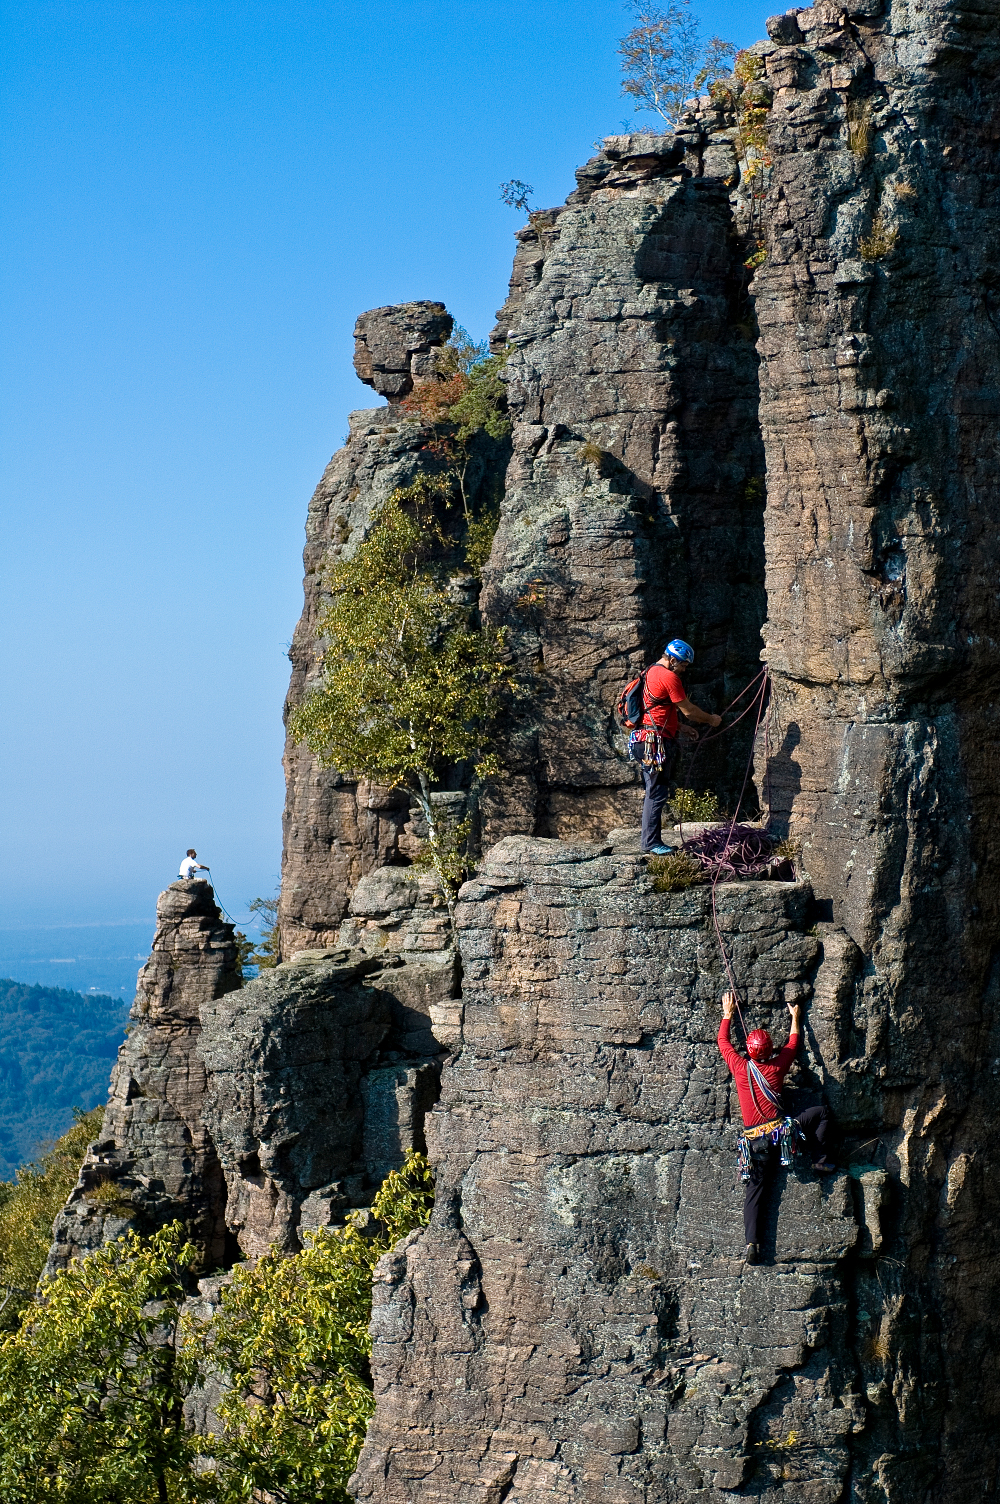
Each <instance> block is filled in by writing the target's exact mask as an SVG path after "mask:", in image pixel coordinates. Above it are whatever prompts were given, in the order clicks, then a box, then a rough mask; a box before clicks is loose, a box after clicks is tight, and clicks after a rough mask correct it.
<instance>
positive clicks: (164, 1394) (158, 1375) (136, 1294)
mask: <svg viewBox="0 0 1000 1504" xmlns="http://www.w3.org/2000/svg"><path fill="white" fill-rule="evenodd" d="M197 1255H198V1250H197V1249H196V1248H195V1247H194V1246H193V1245H192V1244H190V1243H186V1242H184V1241H183V1239H182V1237H181V1234H180V1229H179V1228H178V1227H172V1228H167V1229H165V1230H164V1231H163V1232H160V1233H157V1234H156V1236H155V1237H153V1238H150V1239H141V1238H138V1237H137V1236H136V1235H135V1234H134V1233H132V1234H130V1235H129V1236H127V1237H126V1238H124V1239H122V1240H121V1241H120V1242H115V1243H110V1244H109V1245H108V1246H107V1247H106V1248H100V1249H98V1250H97V1251H96V1252H95V1253H92V1254H90V1255H89V1256H88V1257H87V1258H86V1259H84V1260H83V1262H82V1263H79V1264H76V1265H74V1266H73V1267H71V1268H70V1269H69V1270H67V1271H66V1272H65V1273H64V1274H60V1275H58V1276H57V1278H55V1279H53V1280H52V1281H51V1282H50V1283H48V1284H47V1285H46V1286H45V1299H44V1301H43V1302H42V1303H39V1304H37V1305H33V1306H31V1307H29V1309H28V1310H27V1311H26V1312H25V1315H24V1319H23V1321H22V1324H21V1329H20V1331H19V1332H17V1333H16V1334H15V1335H14V1336H10V1337H8V1338H7V1339H6V1340H5V1341H4V1343H3V1345H2V1347H0V1498H2V1499H3V1500H4V1504H27V1501H31V1504H35V1501H36V1500H41V1499H53V1498H56V1499H65V1500H67V1501H72V1504H98V1501H101V1504H105V1501H107V1504H126V1501H132V1500H135V1501H140V1500H146V1499H150V1500H153V1499H156V1500H161V1499H168V1498H169V1497H184V1495H183V1494H176V1493H174V1494H171V1491H170V1488H169V1481H170V1480H173V1479H175V1478H178V1477H179V1476H182V1475H183V1474H185V1473H186V1472H188V1471H189V1470H190V1469H191V1467H192V1464H193V1461H194V1446H193V1442H192V1438H191V1437H190V1436H189V1435H188V1433H187V1430H186V1428H185V1425H184V1419H183V1414H182V1410H181V1399H182V1395H183V1393H184V1390H185V1388H186V1387H187V1383H188V1382H189V1381H190V1379H192V1378H193V1372H188V1371H187V1370H190V1369H191V1367H192V1365H191V1364H190V1361H189V1360H188V1359H187V1358H186V1357H185V1355H184V1354H183V1352H181V1353H178V1351H177V1349H176V1347H175V1341H176V1336H177V1330H178V1324H179V1321H180V1310H181V1303H182V1301H183V1299H184V1293H185V1290H184V1287H185V1275H186V1273H187V1271H188V1270H189V1269H190V1268H191V1267H192V1265H193V1264H194V1263H195V1261H196V1259H197Z"/></svg>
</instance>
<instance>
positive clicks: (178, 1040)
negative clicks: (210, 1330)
mask: <svg viewBox="0 0 1000 1504" xmlns="http://www.w3.org/2000/svg"><path fill="white" fill-rule="evenodd" d="M395 875H396V876H397V888H395V889H394V888H393V887H392V885H391V883H390V885H388V886H387V885H386V883H385V882H383V883H382V884H381V885H378V884H374V885H373V884H369V885H368V891H367V895H366V892H365V891H364V889H363V888H361V889H359V891H358V893H356V894H355V900H354V903H353V905H352V908H353V909H354V912H355V915H356V916H357V917H355V918H353V919H352V921H351V926H352V929H351V938H352V939H355V938H356V939H358V940H360V942H361V943H360V944H359V945H357V946H355V948H353V949H348V948H346V947H345V948H341V949H337V948H327V949H320V950H313V951H300V952H299V953H298V954H297V955H296V956H295V957H293V958H292V959H291V960H290V961H288V962H286V963H284V964H282V965H280V966H277V967H275V968H274V969H273V970H271V971H267V972H265V973H263V974H262V976H261V977H260V978H259V979H258V980H256V981H253V982H250V983H247V984H246V985H244V983H243V978H242V975H241V973H240V970H239V967H238V962H237V947H236V941H235V938H234V933H233V928H232V925H230V924H227V923H225V922H224V921H223V919H222V915H221V914H220V912H219V910H218V908H217V906H216V903H215V899H214V897H213V895H212V890H211V888H210V886H209V884H208V883H207V882H201V881H192V882H176V883H172V884H171V886H170V887H169V888H168V889H167V890H166V892H165V893H163V894H161V896H160V900H159V903H158V905H157V921H158V922H157V929H156V935H155V937H154V940H153V948H152V954H151V956H150V958H149V961H148V962H147V963H146V965H145V966H144V967H143V969H142V971H141V972H140V974H139V985H138V992H137V994H136V1000H135V1003H134V1004H133V1008H132V1013H131V1022H130V1027H129V1033H128V1036H127V1038H126V1040H125V1042H124V1044H123V1045H122V1047H121V1050H120V1051H119V1056H118V1062H117V1064H116V1066H115V1069H114V1072H113V1074H112V1078H111V1092H110V1097H109V1102H108V1107H107V1111H106V1112H105V1115H104V1122H103V1124H102V1127H101V1137H100V1138H99V1139H98V1140H97V1142H96V1143H94V1144H93V1145H91V1147H90V1149H89V1150H88V1153H87V1157H86V1159H85V1161H84V1164H83V1168H82V1170H81V1172H80V1178H79V1181H78V1183H77V1185H76V1187H75V1189H74V1190H73V1192H72V1193H71V1195H70V1198H69V1201H68V1202H67V1204H66V1207H65V1208H64V1209H63V1211H62V1212H61V1213H60V1214H59V1217H58V1218H57V1219H56V1223H55V1227H54V1229H53V1235H54V1241H53V1244H52V1248H51V1251H50V1254H49V1260H48V1264H47V1266H46V1271H45V1272H46V1274H47V1275H50V1274H53V1273H55V1272H56V1271H57V1270H58V1269H61V1268H64V1267H65V1266H66V1264H67V1263H68V1262H69V1260H70V1259H72V1258H77V1257H81V1256H82V1255H84V1254H86V1253H87V1252H89V1251H90V1250H91V1249H93V1248H97V1247H99V1246H100V1245H101V1244H102V1243H104V1242H107V1241H109V1240H110V1239H112V1238H116V1237H119V1236H121V1234H122V1233H123V1232H124V1231H126V1230H127V1229H130V1228H134V1229H135V1230H137V1231H139V1232H150V1231H152V1230H153V1229H154V1228H156V1227H161V1226H163V1225H164V1224H165V1223H167V1222H170V1221H173V1220H174V1219H175V1218H179V1219H180V1220H181V1221H182V1222H184V1223H185V1225H186V1227H187V1228H188V1230H189V1235H190V1236H191V1237H192V1238H193V1239H194V1240H195V1241H196V1242H198V1243H199V1244H200V1245H201V1247H202V1249H203V1250H204V1254H203V1264H204V1267H205V1268H206V1269H211V1270H216V1269H219V1268H220V1267H223V1268H224V1267H226V1266H228V1265H229V1264H231V1263H232V1262H233V1261H234V1260H235V1259H238V1258H242V1257H244V1256H250V1257H256V1256H258V1255H259V1254H261V1253H263V1252H264V1251H265V1250H266V1249H267V1248H268V1247H271V1246H272V1245H277V1246H278V1247H280V1248H282V1249H285V1250H288V1251H293V1250H295V1249H297V1248H298V1247H300V1246H301V1243H300V1238H299V1233H300V1231H302V1230H303V1229H308V1228H315V1227H322V1226H330V1225H335V1224H338V1223H343V1221H344V1219H345V1217H346V1216H347V1214H348V1213H349V1212H350V1211H352V1210H356V1209H360V1208H364V1207H365V1206H368V1205H369V1204H370V1203H371V1199H372V1195H373V1193H374V1191H375V1190H376V1189H377V1188H378V1186H379V1185H380V1184H381V1182H382V1180H383V1179H384V1178H385V1176H386V1175H387V1174H388V1172H389V1171H390V1170H393V1169H397V1168H398V1167H399V1165H400V1164H401V1163H402V1161H403V1159H404V1157H405V1155H406V1153H407V1151H408V1150H410V1149H412V1148H420V1149H423V1148H424V1146H425V1140H424V1117H425V1114H426V1112H427V1110H428V1108H429V1107H430V1106H431V1105H432V1103H433V1102H434V1101H435V1100H436V1097H437V1093H438V1080H439V1075H440V1057H441V1053H442V1050H441V1045H440V1044H439V1042H438V1040H437V1039H435V1037H434V1035H433V1033H432V1031H431V1026H430V1014H431V1012H432V1011H439V1012H440V1014H441V1018H442V1022H443V1023H446V1022H447V1019H448V1017H449V1012H450V1010H451V1009H453V1007H454V1004H453V1003H452V1002H451V1001H450V998H451V994H452V992H453V991H454V990H455V962H454V950H453V948H452V947H451V946H450V944H449V938H450V937H447V936H445V937H443V938H442V936H441V934H440V926H439V921H438V918H437V915H438V904H439V900H438V898H437V895H436V894H433V893H431V892H428V890H427V884H426V883H424V884H423V885H420V884H418V883H411V882H409V881H407V880H406V878H405V876H404V875H403V873H402V872H401V871H398V872H397V873H396V874H395Z"/></svg>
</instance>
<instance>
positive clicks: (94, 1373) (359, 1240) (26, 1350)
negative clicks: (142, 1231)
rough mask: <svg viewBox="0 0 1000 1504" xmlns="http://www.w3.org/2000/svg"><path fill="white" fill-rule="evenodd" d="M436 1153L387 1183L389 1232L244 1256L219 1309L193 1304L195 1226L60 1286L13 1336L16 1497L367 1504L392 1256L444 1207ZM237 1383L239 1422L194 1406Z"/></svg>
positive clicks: (131, 1242)
mask: <svg viewBox="0 0 1000 1504" xmlns="http://www.w3.org/2000/svg"><path fill="white" fill-rule="evenodd" d="M433 1202H434V1185H433V1179H432V1176H431V1172H430V1169H429V1167H428V1165H427V1161H426V1160H425V1159H424V1158H423V1156H422V1155H419V1154H410V1155H409V1157H408V1158H407V1161H406V1163H405V1164H404V1165H403V1167H402V1168H401V1169H400V1170H398V1171H394V1172H393V1173H392V1174H391V1175H389V1176H388V1178H387V1179H386V1180H385V1182H384V1183H383V1185H382V1187H381V1189H380V1191H379V1193H378V1195H377V1196H376V1198H375V1201H374V1204H373V1207H372V1210H373V1212H374V1214H375V1217H376V1219H377V1221H376V1224H375V1231H374V1234H373V1235H372V1236H364V1237H363V1236H361V1234H360V1233H359V1232H358V1231H357V1229H355V1228H354V1227H350V1226H348V1227H346V1228H343V1229H339V1230H335V1231H325V1230H323V1231H320V1232H318V1233H317V1234H316V1235H315V1237H313V1238H312V1239H311V1240H309V1242H308V1246H307V1247H306V1248H305V1249H304V1250H303V1251H302V1252H301V1253H298V1254H294V1255H291V1256H287V1255H282V1254H280V1253H274V1252H272V1253H270V1254H268V1255H266V1256H265V1257H264V1258H262V1259H259V1260H258V1261H257V1263H256V1264H255V1265H254V1267H253V1268H249V1267H245V1266H244V1267H239V1268H237V1269H236V1271H235V1272H234V1275H233V1278H232V1281H231V1283H230V1284H228V1285H226V1286H224V1288H223V1292H222V1297H221V1306H220V1309H219V1310H218V1311H217V1312H216V1314H215V1315H214V1316H213V1317H212V1318H211V1319H210V1320H208V1321H199V1320H197V1319H196V1318H194V1317H192V1316H191V1315H190V1314H188V1312H187V1311H186V1310H185V1308H184V1300H185V1296H186V1294H187V1292H188V1290H189V1289H190V1287H191V1276H192V1270H193V1269H194V1267H195V1265H196V1263H197V1260H198V1257H199V1250H198V1249H197V1248H196V1247H195V1246H194V1245H193V1244H191V1243H188V1242H187V1241H185V1239H184V1235H183V1230H182V1228H181V1226H180V1224H179V1223H175V1224H173V1225H172V1226H170V1227H167V1228H164V1229H163V1230H162V1231H160V1232H158V1233H156V1234H155V1235H153V1236H152V1237H150V1238H143V1237H139V1236H138V1235H136V1234H135V1233H130V1234H128V1236H127V1237H125V1238H123V1239H121V1240H119V1241H117V1242H114V1243H111V1244H109V1245H108V1246H107V1247H105V1248H101V1249H98V1250H97V1251H96V1252H94V1253H92V1254H89V1255H88V1256H87V1257H86V1258H85V1259H83V1260H82V1261H81V1262H79V1263H75V1264H73V1265H71V1266H70V1268H69V1269H68V1270H66V1271H65V1272H63V1273H61V1274H58V1275H57V1276H56V1277H55V1278H54V1279H53V1280H51V1281H49V1282H48V1283H47V1284H46V1285H45V1286H44V1299H43V1300H42V1301H41V1302H39V1303H37V1304H32V1305H30V1306H29V1307H28V1309H27V1310H26V1312H25V1314H24V1316H23V1318H22V1321H21V1325H20V1328H19V1330H18V1331H17V1332H16V1333H15V1334H13V1335H10V1336H8V1337H7V1338H6V1340H4V1341H3V1342H0V1499H2V1500H3V1501H4V1504H43V1501H46V1500H50V1499H62V1500H65V1501H66V1504H196V1501H204V1504H251V1501H252V1500H254V1499H260V1498H262V1497H268V1498H270V1499H272V1500H274V1501H276V1504H350V1496H349V1495H348V1493H347V1490H346V1483H347V1479H348V1478H349V1477H350V1475H351V1473H352V1472H353V1470H354V1468H355V1466H356V1464H357V1459H358V1453H359V1452H360V1450H361V1445H362V1443H363V1441H364V1436H365V1429H366V1427H367V1424H368V1420H369V1417H370V1415H371V1412H372V1410H373V1408H374V1399H373V1397H372V1393H371V1376H370V1372H369V1358H370V1355H371V1337H370V1334H369V1331H368V1324H369V1319H370V1316H371V1288H372V1276H373V1273H374V1269H375V1265H376V1263H377V1262H378V1260H379V1259H380V1258H381V1257H382V1255H383V1254H384V1253H387V1252H388V1251H389V1249H390V1248H392V1247H393V1245H394V1244H395V1243H396V1242H397V1241H398V1240H399V1239H400V1238H402V1237H405V1236H406V1234H407V1233H408V1232H410V1231H411V1230H412V1229H414V1228H416V1227H423V1226H424V1225H426V1223H427V1222H428V1220H429V1219H430V1214H431V1208H432V1206H433ZM207 1381H213V1382H214V1383H220V1382H221V1387H222V1398H221V1401H220V1402H219V1406H218V1414H219V1418H220V1420H221V1422H222V1424H221V1426H220V1427H219V1430H218V1432H217V1433H216V1434H214V1435H207V1436H206V1435H200V1434H196V1433H195V1432H194V1431H193V1429H192V1428H191V1425H190V1424H189V1422H188V1420H187V1419H186V1417H185V1413H184V1403H185V1400H187V1399H188V1398H189V1397H190V1396H191V1395H192V1394H193V1393H194V1392H195V1391H197V1390H198V1389H199V1388H201V1387H203V1386H204V1385H205V1383H206V1382H207Z"/></svg>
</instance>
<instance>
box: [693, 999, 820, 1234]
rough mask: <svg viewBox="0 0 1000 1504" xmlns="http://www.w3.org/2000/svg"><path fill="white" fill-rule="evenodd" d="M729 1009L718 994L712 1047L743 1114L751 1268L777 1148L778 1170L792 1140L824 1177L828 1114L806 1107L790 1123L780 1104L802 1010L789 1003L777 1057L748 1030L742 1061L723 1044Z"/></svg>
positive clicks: (766, 1037) (765, 1038) (759, 1034)
mask: <svg viewBox="0 0 1000 1504" xmlns="http://www.w3.org/2000/svg"><path fill="white" fill-rule="evenodd" d="M735 1006H736V994H735V992H724V993H723V994H722V1023H721V1024H720V1025H719V1041H718V1042H719V1051H720V1053H721V1055H722V1058H723V1060H724V1061H725V1062H726V1064H727V1065H728V1067H729V1070H730V1074H731V1075H732V1078H733V1080H734V1081H735V1082H736V1091H737V1095H738V1096H739V1099H740V1111H741V1113H742V1114H743V1125H744V1132H743V1134H742V1136H741V1138H740V1141H739V1162H740V1172H741V1176H742V1178H743V1180H744V1182H745V1185H746V1190H745V1193H744V1198H743V1228H744V1232H745V1234H746V1244H747V1247H746V1262H747V1263H748V1264H756V1262H757V1259H758V1254H759V1240H758V1236H757V1226H758V1222H759V1219H760V1208H761V1202H762V1201H763V1198H764V1191H765V1190H766V1188H767V1186H768V1185H769V1184H770V1182H771V1181H772V1180H773V1178H774V1172H775V1169H776V1167H777V1159H778V1150H779V1146H780V1149H781V1156H780V1157H781V1162H782V1164H787V1163H790V1162H791V1156H792V1155H793V1154H794V1153H795V1139H796V1138H800V1139H805V1140H806V1142H808V1143H812V1144H814V1145H815V1148H816V1151H817V1156H818V1157H817V1158H816V1159H815V1160H814V1161H813V1169H814V1170H818V1171H819V1172H820V1173H821V1174H829V1173H830V1171H831V1170H834V1169H836V1166H835V1165H834V1164H833V1163H832V1161H830V1160H829V1159H827V1157H826V1152H825V1146H826V1140H827V1136H828V1133H829V1128H830V1113H829V1110H828V1109H827V1108H826V1107H808V1108H807V1109H806V1110H805V1112H800V1113H799V1115H798V1116H797V1117H795V1118H790V1117H789V1116H788V1115H787V1113H786V1112H785V1107H784V1103H783V1102H782V1100H781V1088H782V1085H783V1083H784V1080H785V1076H786V1075H787V1074H788V1071H789V1068H790V1067H791V1065H792V1062H793V1061H794V1059H795V1052H796V1050H797V1049H798V1047H799V1022H800V1019H801V1016H802V1010H801V1009H800V1008H799V1006H798V1004H797V1003H795V1004H793V1003H789V1005H788V1011H789V1013H790V1014H791V1017H792V1027H791V1030H790V1032H789V1035H788V1043H787V1044H786V1045H785V1047H784V1048H783V1049H781V1050H779V1051H778V1052H777V1054H775V1051H774V1045H773V1043H772V1042H771V1036H770V1034H769V1033H768V1032H767V1030H766V1029H751V1031H750V1033H749V1034H748V1035H747V1055H748V1056H749V1059H746V1058H744V1056H742V1055H741V1054H740V1053H739V1052H738V1051H737V1050H734V1049H733V1046H732V1045H731V1044H730V1042H729V1026H730V1022H731V1020H732V1016H733V1009H734V1008H735Z"/></svg>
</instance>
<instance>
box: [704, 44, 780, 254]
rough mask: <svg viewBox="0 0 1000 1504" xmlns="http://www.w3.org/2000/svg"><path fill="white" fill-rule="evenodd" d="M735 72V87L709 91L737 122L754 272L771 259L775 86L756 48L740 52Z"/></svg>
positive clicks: (721, 86)
mask: <svg viewBox="0 0 1000 1504" xmlns="http://www.w3.org/2000/svg"><path fill="white" fill-rule="evenodd" d="M733 72H734V74H735V87H733V86H731V85H730V84H728V83H721V82H718V81H717V82H715V83H713V84H712V85H711V86H710V88H709V93H710V94H711V96H712V99H713V101H714V102H715V103H716V104H717V105H719V106H720V107H721V108H722V109H724V110H726V111H727V112H728V113H731V114H732V116H733V118H734V121H735V124H736V138H735V140H734V142H733V145H734V147H735V149H736V158H737V161H738V162H739V164H740V177H741V182H742V187H743V190H744V193H745V194H746V199H747V204H748V207H749V211H750V212H749V216H748V225H747V248H748V250H749V252H750V254H749V255H748V256H747V259H746V260H745V261H744V263H743V265H744V266H745V267H746V269H747V271H749V272H751V273H752V272H754V271H756V270H757V268H758V267H759V266H763V264H764V262H765V261H766V260H767V250H766V246H765V242H764V240H763V225H764V199H765V197H766V195H767V186H768V183H769V181H770V175H771V153H770V148H769V146H768V139H767V117H768V113H769V112H770V109H771V90H770V88H769V87H768V85H767V83H766V81H765V78H764V62H763V59H762V58H759V57H758V56H757V54H756V53H755V52H747V51H744V52H738V53H737V54H736V66H735V68H734V70H733Z"/></svg>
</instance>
